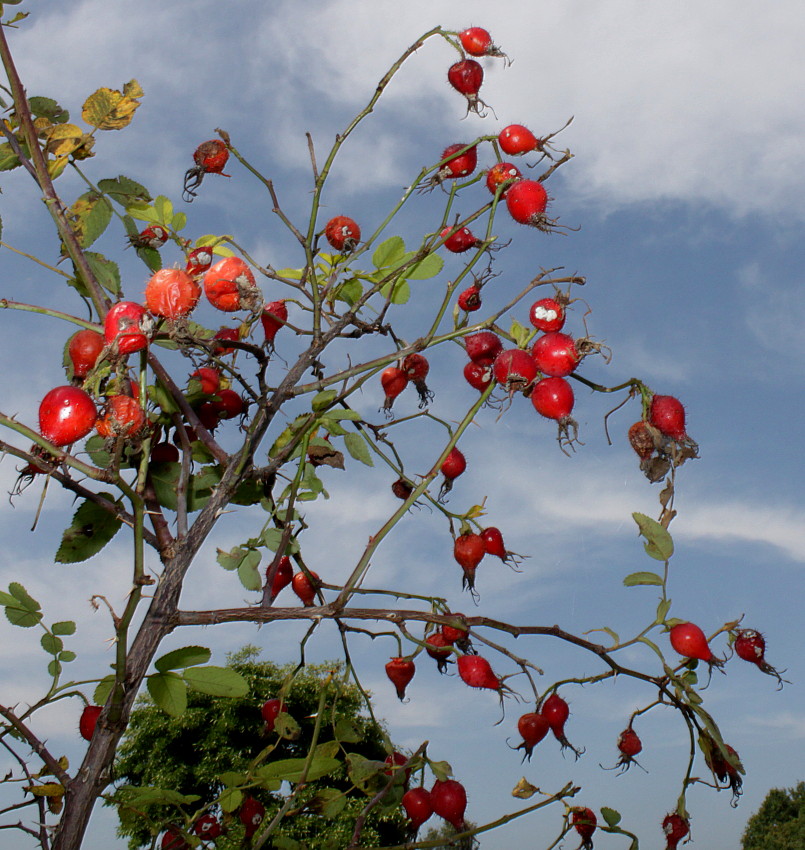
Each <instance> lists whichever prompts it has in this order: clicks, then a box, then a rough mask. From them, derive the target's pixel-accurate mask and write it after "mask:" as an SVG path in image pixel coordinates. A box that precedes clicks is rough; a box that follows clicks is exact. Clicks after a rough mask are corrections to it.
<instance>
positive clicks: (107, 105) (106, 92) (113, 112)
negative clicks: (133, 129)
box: [81, 80, 144, 130]
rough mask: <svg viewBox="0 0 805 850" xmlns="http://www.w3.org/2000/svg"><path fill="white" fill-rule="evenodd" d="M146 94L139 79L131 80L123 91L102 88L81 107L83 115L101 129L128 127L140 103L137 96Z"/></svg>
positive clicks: (87, 120)
mask: <svg viewBox="0 0 805 850" xmlns="http://www.w3.org/2000/svg"><path fill="white" fill-rule="evenodd" d="M143 94H144V92H143V90H142V89H141V88H140V85H139V83H138V82H137V80H130V81H129V82H128V83H126V84H125V85H124V86H123V91H122V92H120V91H116V90H115V89H108V88H105V87H104V88H100V89H98V90H97V91H95V92H93V93H92V94H91V95H90V96H89V97H88V98H87V99H86V100H85V101H84V105H83V106H82V107H81V117H82V118H83V119H84V121H86V122H87V124H90V125H91V126H93V127H97V128H98V129H99V130H122V129H123V128H124V127H127V126H128V125H129V124H130V123H131V120H132V118H133V117H134V111H135V110H136V109H137V107H138V106H139V105H140V104H139V102H138V101H137V100H136V98H139V97H142V96H143Z"/></svg>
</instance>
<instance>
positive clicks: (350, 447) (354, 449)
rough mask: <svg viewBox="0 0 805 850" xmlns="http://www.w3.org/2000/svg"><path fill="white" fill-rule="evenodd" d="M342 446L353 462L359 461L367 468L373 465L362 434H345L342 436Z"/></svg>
mask: <svg viewBox="0 0 805 850" xmlns="http://www.w3.org/2000/svg"><path fill="white" fill-rule="evenodd" d="M344 445H345V446H346V447H347V451H348V452H349V453H350V454H351V455H352V457H354V458H355V460H359V461H360V462H361V463H365V464H366V465H367V466H374V465H375V464H374V461H373V460H372V455H371V454H370V453H369V448H368V446H367V445H366V440H365V439H364V436H363V434H357V433H355V432H354V431H353V432H351V433H349V434H346V435H345V436H344Z"/></svg>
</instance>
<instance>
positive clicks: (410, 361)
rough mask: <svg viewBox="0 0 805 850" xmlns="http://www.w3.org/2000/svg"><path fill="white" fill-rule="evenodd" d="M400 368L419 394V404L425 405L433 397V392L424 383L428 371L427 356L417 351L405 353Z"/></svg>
mask: <svg viewBox="0 0 805 850" xmlns="http://www.w3.org/2000/svg"><path fill="white" fill-rule="evenodd" d="M402 370H403V372H405V374H406V375H407V376H408V379H409V380H410V381H412V382H413V384H414V387H415V389H416V391H417V395H418V396H419V406H420V407H425V405H427V404H428V402H430V401H432V399H433V393H432V392H431V391H430V390H429V389H428V385H427V384H426V383H425V378H427V377H428V373H429V372H430V363H428V360H427V358H426V357H424V356H423V355H421V354H418V353H417V352H414V353H412V354H407V355H406V356H405V357H403V362H402Z"/></svg>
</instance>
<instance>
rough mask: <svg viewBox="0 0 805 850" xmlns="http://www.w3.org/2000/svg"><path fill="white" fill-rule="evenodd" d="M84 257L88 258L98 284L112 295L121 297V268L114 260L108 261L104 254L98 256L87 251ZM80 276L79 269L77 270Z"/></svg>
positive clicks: (93, 252)
mask: <svg viewBox="0 0 805 850" xmlns="http://www.w3.org/2000/svg"><path fill="white" fill-rule="evenodd" d="M84 256H85V257H86V258H87V263H88V264H89V267H90V269H91V270H92V273H93V274H94V275H95V277H96V278H97V280H98V283H100V285H101V286H102V287H103V288H104V289H105V290H106V291H107V292H109V293H111V294H112V295H120V268H119V267H118V265H117V263H116V262H114V260H108V259H107V258H106V257H104V256H103V254H98V253H96V252H95V251H85V252H84ZM76 274H78V269H76Z"/></svg>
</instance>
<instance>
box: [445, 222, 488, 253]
mask: <svg viewBox="0 0 805 850" xmlns="http://www.w3.org/2000/svg"><path fill="white" fill-rule="evenodd" d="M439 235H440V236H441V237H442V239H444V247H445V248H447V250H448V251H450V252H451V253H453V254H463V253H464V252H465V251H469V250H471V249H472V248H477V247H478V246H479V245H480V244H481V240H480V239H478V237H477V236H475V235H474V234H473V232H472V231H471V230H470V229H469V227H460V228H459V229H458V230H456V231H453V228H452V227H445V228H444V230H442V232H441V233H440V234H439Z"/></svg>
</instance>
